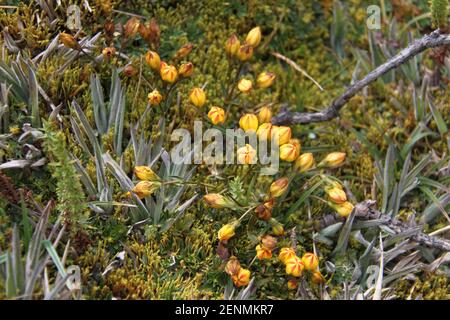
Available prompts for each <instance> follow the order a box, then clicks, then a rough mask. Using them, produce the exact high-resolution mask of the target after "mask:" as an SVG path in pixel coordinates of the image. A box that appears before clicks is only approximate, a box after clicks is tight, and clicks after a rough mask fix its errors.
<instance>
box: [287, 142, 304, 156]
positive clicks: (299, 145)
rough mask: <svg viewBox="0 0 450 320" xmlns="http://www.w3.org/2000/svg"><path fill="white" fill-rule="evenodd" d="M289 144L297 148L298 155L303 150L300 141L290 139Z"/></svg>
mask: <svg viewBox="0 0 450 320" xmlns="http://www.w3.org/2000/svg"><path fill="white" fill-rule="evenodd" d="M288 143H290V144H292V145H294V146H295V148H296V149H297V153H298V154H300V151H301V149H302V148H301V143H300V140H298V139H289V141H288Z"/></svg>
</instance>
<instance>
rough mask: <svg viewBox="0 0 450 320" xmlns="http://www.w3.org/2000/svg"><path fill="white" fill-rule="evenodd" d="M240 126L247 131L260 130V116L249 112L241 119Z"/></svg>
mask: <svg viewBox="0 0 450 320" xmlns="http://www.w3.org/2000/svg"><path fill="white" fill-rule="evenodd" d="M239 126H240V127H241V129H242V130H244V131H245V132H247V131H251V130H252V131H255V132H256V130H258V117H257V116H255V115H254V114H251V113H247V114H245V115H243V116H242V117H241V119H239Z"/></svg>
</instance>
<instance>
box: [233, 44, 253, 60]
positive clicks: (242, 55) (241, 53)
mask: <svg viewBox="0 0 450 320" xmlns="http://www.w3.org/2000/svg"><path fill="white" fill-rule="evenodd" d="M252 56H253V47H252V46H251V45H248V44H244V45H242V46H240V47H239V50H238V52H237V57H238V58H239V60H241V61H242V62H244V61H247V60H250V59H251V57H252Z"/></svg>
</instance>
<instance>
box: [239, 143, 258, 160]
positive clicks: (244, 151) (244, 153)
mask: <svg viewBox="0 0 450 320" xmlns="http://www.w3.org/2000/svg"><path fill="white" fill-rule="evenodd" d="M237 159H238V162H239V163H241V164H253V163H255V162H256V159H257V157H256V150H255V149H254V148H253V147H252V146H251V145H249V144H246V145H245V146H244V147H242V148H239V149H238V150H237Z"/></svg>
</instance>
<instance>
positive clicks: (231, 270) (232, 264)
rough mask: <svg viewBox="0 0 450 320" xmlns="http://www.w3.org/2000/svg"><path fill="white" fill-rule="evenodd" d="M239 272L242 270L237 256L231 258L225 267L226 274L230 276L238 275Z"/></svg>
mask: <svg viewBox="0 0 450 320" xmlns="http://www.w3.org/2000/svg"><path fill="white" fill-rule="evenodd" d="M239 270H241V264H240V263H239V260H238V259H237V258H236V257H235V256H231V257H230V259H229V260H228V262H227V264H226V265H225V272H226V273H227V274H228V275H230V276H234V275H237V274H238V272H239Z"/></svg>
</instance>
